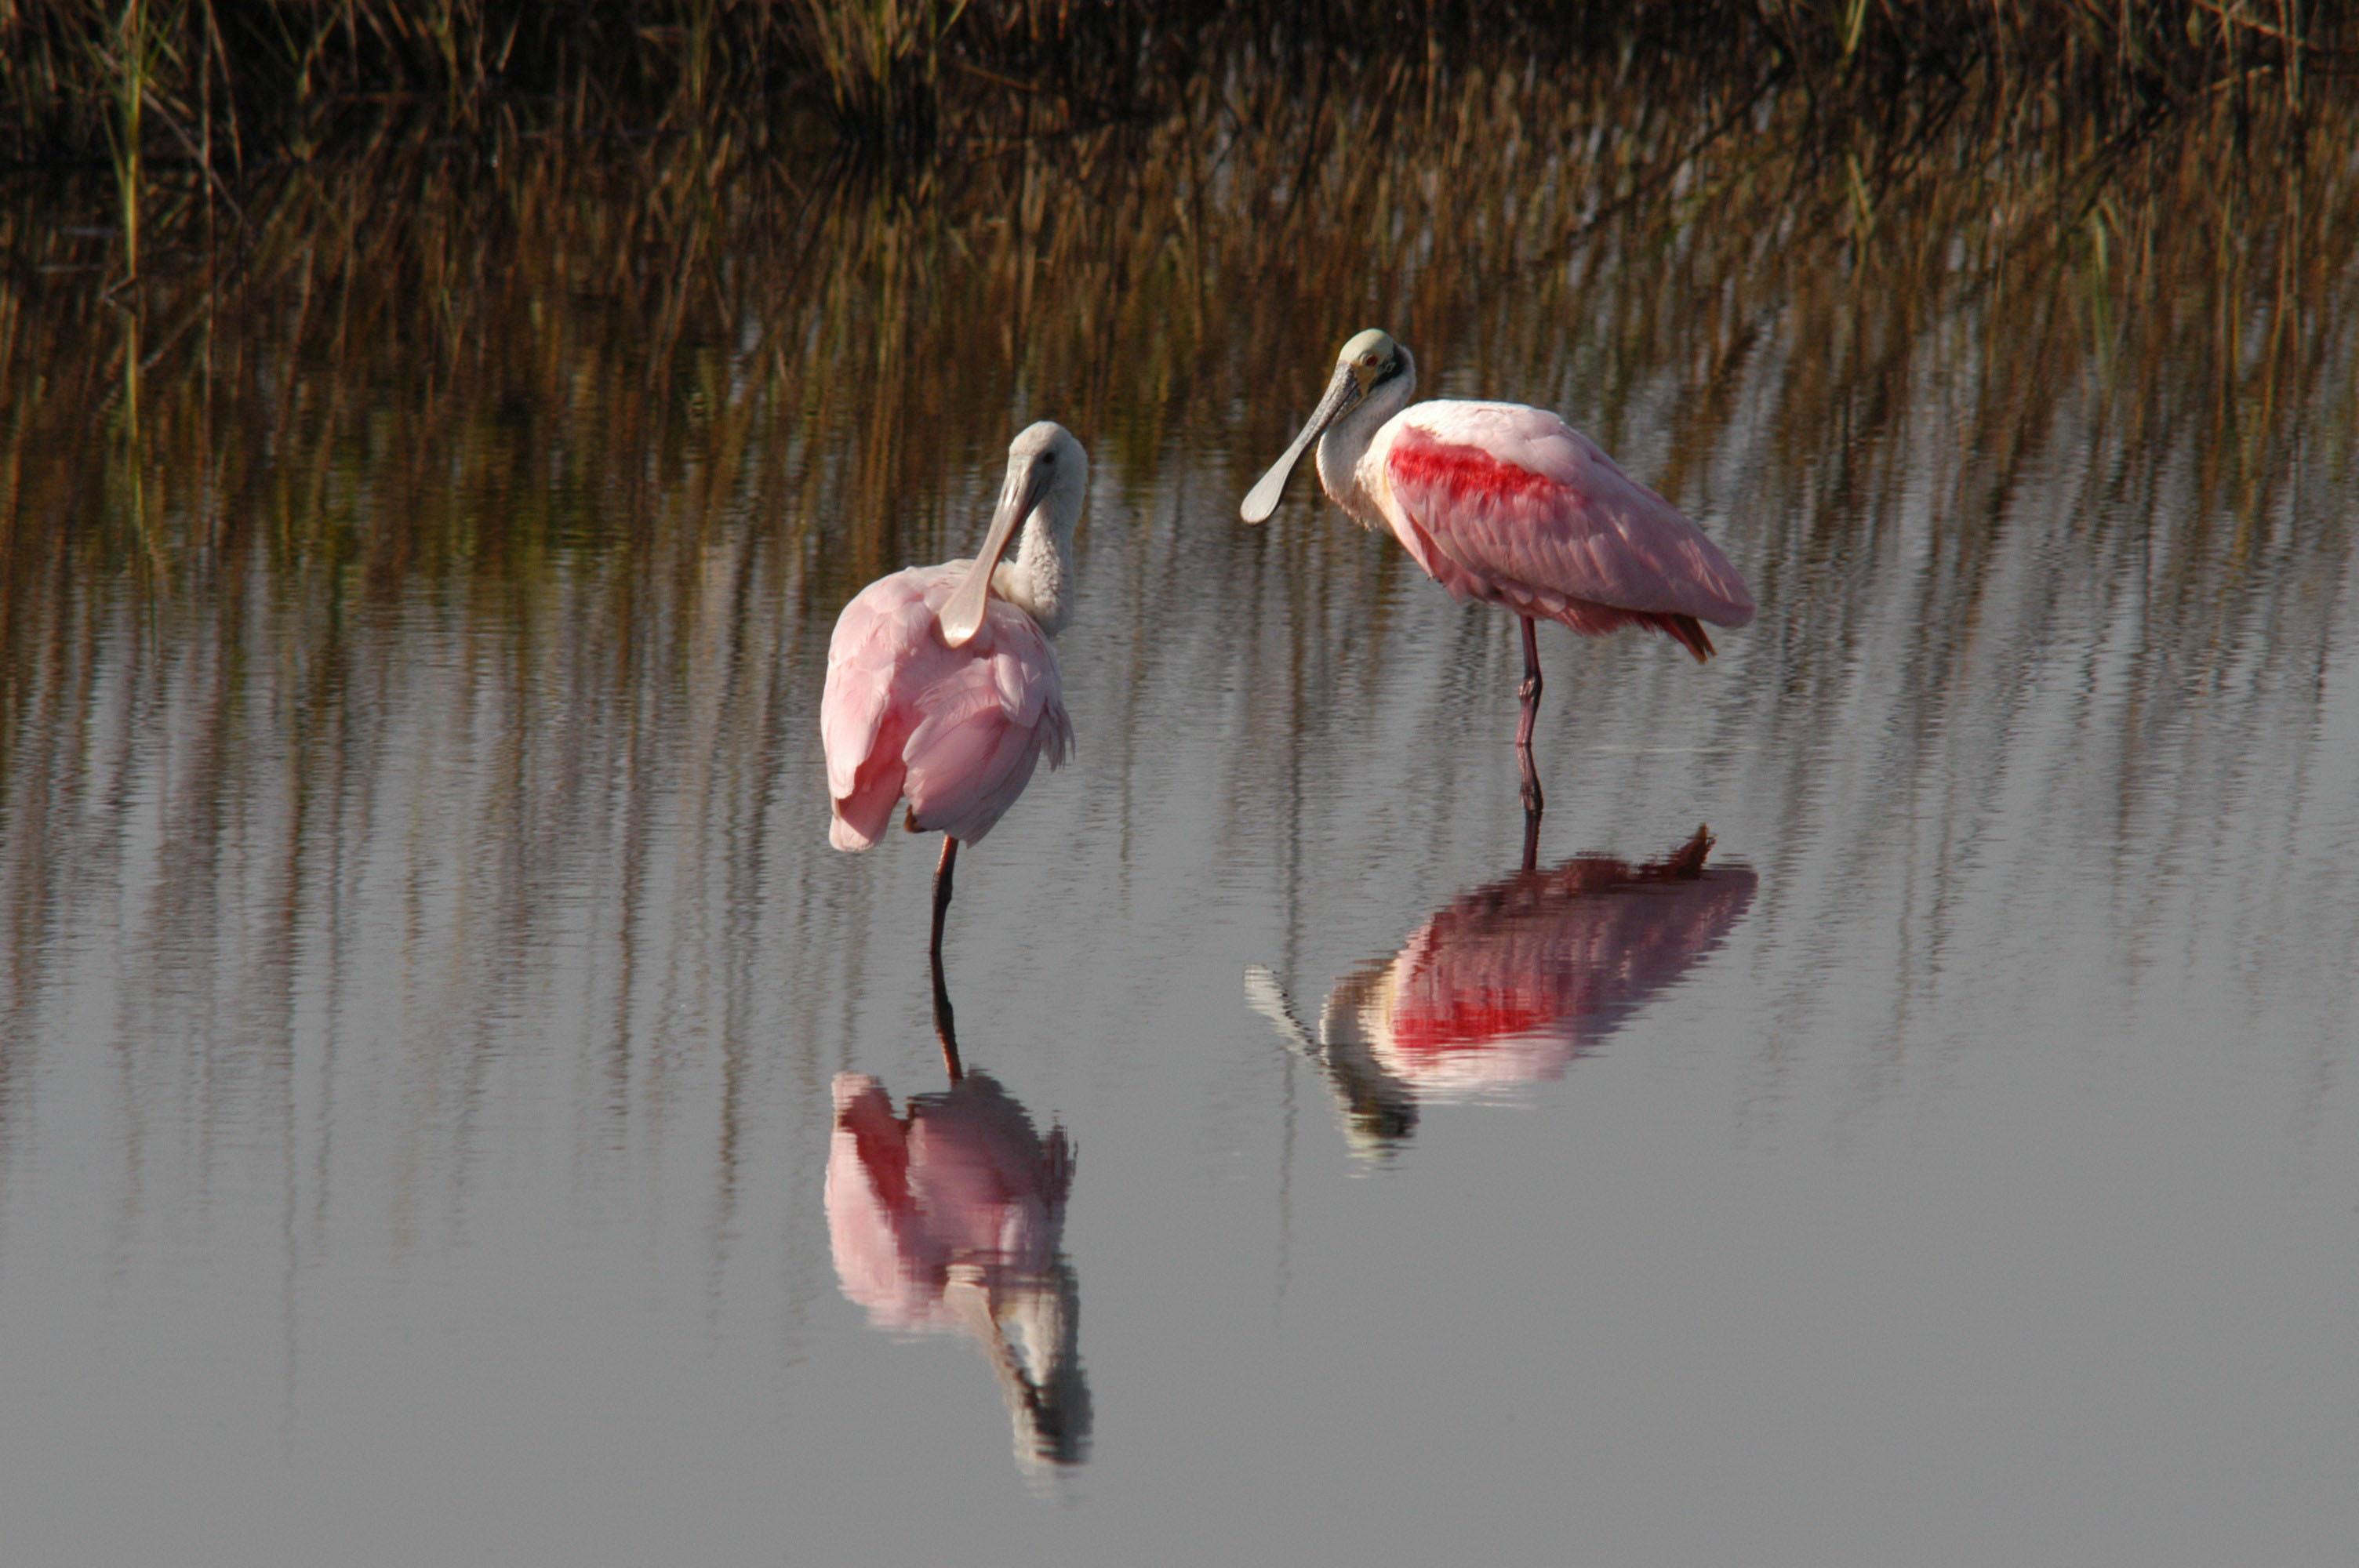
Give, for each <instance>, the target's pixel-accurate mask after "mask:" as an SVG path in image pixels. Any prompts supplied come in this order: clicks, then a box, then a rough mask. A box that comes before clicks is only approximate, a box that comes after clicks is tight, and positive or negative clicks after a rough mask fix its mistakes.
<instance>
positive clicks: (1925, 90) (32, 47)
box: [0, 0, 2359, 184]
mask: <svg viewBox="0 0 2359 1568" xmlns="http://www.w3.org/2000/svg"><path fill="white" fill-rule="evenodd" d="M2354 11H2359V7H2353V6H2350V5H2344V4H2340V3H2337V0H2142V3H2140V4H2136V5H2117V4H2113V3H2111V0H1906V3H1903V0H1656V3H1650V4H1636V3H1630V0H1625V3H1622V4H1610V3H1601V0H1586V3H1583V0H1325V3H1322V4H1317V5H1304V4H1302V3H1301V0H1095V3H1091V0H992V3H988V4H986V3H983V0H653V3H633V4H623V3H619V0H577V3H574V4H569V5H538V4H532V3H528V0H317V3H313V4H287V3H285V0H0V165H5V166H8V167H11V168H16V169H18V170H24V169H39V168H72V167H77V166H81V167H104V168H113V169H114V171H115V173H116V175H117V177H118V178H122V179H124V180H125V181H127V182H130V183H135V184H136V182H137V179H138V178H143V177H144V176H145V175H146V174H147V172H148V171H149V170H152V169H154V168H158V166H173V165H179V166H186V167H193V168H198V169H200V170H201V171H202V172H203V174H204V175H205V177H206V178H208V179H213V180H226V181H235V180H236V179H237V178H240V177H241V176H243V175H245V174H246V173H248V172H250V171H251V169H252V168H254V167H255V165H256V164H265V165H266V164H270V163H274V162H280V161H285V160H288V159H294V160H298V161H300V160H305V159H310V158H313V157H321V156H333V155H335V154H337V153H339V152H348V151H349V150H350V149H352V148H353V147H355V146H364V145H366V144H369V143H371V142H374V141H376V140H379V139H382V138H383V137H385V136H386V135H396V134H402V133H408V134H419V133H421V132H423V133H426V134H433V135H471V134H487V133H489V132H491V131H492V130H494V129H495V128H496V127H497V126H498V125H500V124H506V125H508V126H511V127H513V128H518V129H523V130H527V131H530V132H536V133H539V134H565V135H576V136H582V135H650V134H666V133H672V134H678V133H691V132H692V133H701V134H704V135H720V134H727V135H732V136H734V137H736V138H738V139H740V140H744V139H746V138H749V137H750V138H753V139H756V140H763V141H769V140H773V139H775V138H776V137H777V135H779V134H781V133H782V132H783V133H784V135H786V136H788V138H789V139H792V140H796V141H800V142H809V141H811V140H815V139H821V140H823V139H832V140H833V141H834V142H836V143H838V144H840V145H841V146H845V147H848V148H853V149H860V150H862V151H865V152H877V151H886V152H891V153H895V154H916V155H930V154H934V153H938V152H942V151H958V150H962V149H968V148H971V147H972V146H974V145H975V144H976V143H978V142H979V141H981V142H989V141H992V140H997V139H1003V138H1004V137H1005V136H1006V135H1009V134H1010V133H1011V128H1012V127H1013V126H1014V125H1016V124H1020V127H1021V130H1022V131H1023V133H1025V134H1036V135H1037V134H1039V133H1040V132H1042V131H1043V130H1048V129H1062V130H1067V131H1078V130H1083V129H1088V128H1091V127H1093V126H1099V125H1104V124H1113V123H1117V122H1128V123H1134V124H1141V123H1149V122H1153V121H1157V120H1159V119H1162V118H1165V117H1168V116H1169V115H1171V114H1179V113H1184V112H1185V110H1186V107H1187V103H1188V100H1189V98H1190V85H1191V84H1197V83H1205V82H1211V83H1217V84H1221V85H1223V86H1226V85H1227V84H1230V83H1234V82H1235V81H1239V80H1241V79H1248V78H1264V79H1268V78H1275V79H1279V80H1283V81H1286V82H1287V83H1288V86H1289V88H1290V90H1291V91H1293V92H1297V93H1302V92H1309V93H1313V94H1318V93H1324V92H1334V91H1337V90H1339V89H1340V88H1341V87H1343V86H1345V85H1347V84H1350V85H1357V84H1364V81H1365V80H1366V79H1367V77H1368V75H1369V73H1370V72H1377V73H1382V72H1385V71H1386V70H1388V69H1391V70H1397V68H1398V67H1400V66H1403V65H1408V66H1413V67H1415V68H1418V69H1419V70H1431V69H1432V68H1434V67H1436V66H1437V65H1463V64H1466V63H1468V62H1478V63H1482V64H1484V65H1487V66H1488V67H1489V68H1491V69H1494V70H1499V69H1506V70H1515V69H1527V70H1536V71H1543V72H1545V71H1550V70H1557V69H1560V68H1564V67H1568V66H1574V65H1580V64H1589V65H1594V64H1597V63H1598V62H1601V61H1610V62H1613V63H1614V65H1615V66H1616V68H1617V70H1618V72H1619V73H1620V74H1621V75H1623V76H1625V77H1633V76H1636V77H1652V76H1656V75H1660V76H1663V77H1664V78H1666V79H1667V84H1675V81H1676V79H1680V78H1683V77H1693V76H1695V75H1698V74H1703V75H1709V76H1712V77H1714V78H1717V79H1719V81H1721V83H1722V84H1723V87H1724V88H1727V89H1729V90H1731V91H1734V92H1736V93H1737V95H1739V96H1749V95H1757V94H1758V93H1760V92H1766V91H1770V90H1773V89H1776V90H1783V89H1788V88H1791V89H1794V90H1797V91H1799V92H1804V93H1806V94H1808V95H1809V96H1810V98H1811V99H1812V100H1813V101H1815V102H1818V103H1822V104H1823V105H1825V107H1826V110H1827V112H1828V113H1830V114H1858V113H1862V112H1866V111H1870V110H1872V109H1874V108H1875V106H1877V105H1886V104H1890V103H1895V102H1897V101H1901V100H1911V99H1916V100H1932V101H1940V100H1942V99H1947V98H1950V97H1953V96H1962V97H1964V98H1966V99H1968V100H1969V101H1972V102H1973V103H1977V104H1978V105H1981V106H1983V107H1984V108H1988V107H1989V106H1991V105H1994V104H1999V103H2005V104H2008V105H2010V106H2013V107H2017V108H2019V107H2021V106H2022V105H2023V104H2025V103H2027V102H2028V101H2031V100H2040V101H2042V103H2041V109H2042V113H2041V114H2039V115H2038V116H2036V118H2038V120H2040V121H2043V122H2052V121H2059V120H2062V121H2087V122H2091V123H2094V124H2104V125H2107V126H2114V127H2118V126H2122V125H2128V124H2140V123H2144V122H2150V121H2152V120H2154V119H2155V118H2157V117H2158V116H2163V115H2167V114H2170V113H2172V112H2174V111H2183V110H2186V109H2188V108H2190V106H2192V105H2195V104H2198V103H2201V102H2202V101H2204V100H2206V99H2209V98H2212V97H2215V96H2219V95H2223V94H2224V95H2228V96H2231V97H2233V98H2235V99H2236V100H2238V101H2239V102H2241V103H2251V102H2254V101H2257V100H2258V99H2260V98H2263V97H2269V98H2275V99H2277V100H2280V101H2281V102H2282V103H2283V104H2284V105H2285V106H2286V107H2287V108H2288V110H2289V111H2291V112H2292V113H2293V114H2295V116H2296V117H2297V118H2298V117H2299V113H2300V111H2301V108H2302V106H2303V104H2304V103H2305V102H2306V100H2307V99H2308V97H2309V96H2310V93H2311V92H2313V91H2315V90H2316V89H2317V88H2318V87H2319V86H2321V84H2324V83H2330V82H2332V81H2337V80H2339V79H2347V78H2349V77H2350V76H2351V75H2352V74H2353V73H2354V71H2359V18H2354ZM2008 117H2009V118H2010V119H2015V118H2016V117H2017V116H2015V115H2012V114H2011V115H2009V116H2008Z"/></svg>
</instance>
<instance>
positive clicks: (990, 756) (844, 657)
mask: <svg viewBox="0 0 2359 1568" xmlns="http://www.w3.org/2000/svg"><path fill="white" fill-rule="evenodd" d="M962 575H963V563H953V564H952V565H951V566H948V567H912V568H908V570H906V571H898V572H895V573H894V574H893V575H892V576H890V577H886V578H880V579H877V580H876V581H875V582H873V583H870V584H869V585H868V586H867V587H866V588H864V589H861V590H860V593H859V594H858V596H857V597H855V598H854V599H853V601H852V602H851V603H850V604H847V605H845V606H844V607H843V615H841V616H840V617H838V618H837V620H836V623H835V635H834V637H833V639H832V641H831V642H830V643H829V644H828V650H827V691H826V695H825V696H824V697H822V698H821V702H820V739H821V743H822V744H823V746H824V747H825V749H826V752H827V787H828V794H829V795H830V797H831V798H832V801H833V803H834V821H833V823H832V825H831V827H829V830H828V838H829V840H830V841H831V842H832V843H833V844H834V845H835V847H836V848H837V849H867V848H868V847H869V846H870V845H871V844H874V843H875V841H876V840H877V838H879V837H880V836H882V834H883V833H884V831H885V829H886V827H887V826H888V825H889V824H890V823H891V821H892V817H893V807H894V806H895V804H896V803H897V802H898V801H899V800H901V799H902V798H903V797H904V796H907V797H908V802H909V827H910V829H911V830H912V831H917V832H930V831H933V830H936V829H940V831H942V832H945V833H948V834H949V835H950V836H951V838H956V839H958V840H960V841H961V842H962V843H970V844H971V843H973V842H975V841H976V840H978V839H980V838H983V836H984V834H986V833H988V832H990V831H991V828H992V825H993V824H994V823H995V822H997V821H998V820H999V817H1000V814H1001V813H1002V812H1004V811H1006V809H1007V808H1008V806H1012V805H1013V804H1015V801H1016V796H1017V795H1022V794H1023V793H1024V786H1025V784H1027V783H1028V782H1029V781H1030V779H1031V777H1032V769H1033V767H1034V766H1035V765H1036V764H1037V763H1038V762H1039V760H1040V756H1041V753H1042V752H1046V753H1047V754H1048V757H1049V766H1050V767H1052V768H1054V767H1058V766H1060V765H1061V764H1062V763H1063V762H1064V760H1065V753H1066V752H1067V750H1068V749H1069V748H1070V747H1071V745H1072V741H1073V726H1072V720H1071V719H1069V718H1068V717H1067V716H1066V713H1065V705H1064V703H1063V701H1062V700H1061V693H1062V689H1063V682H1062V679H1061V678H1060V676H1059V674H1058V669H1057V655H1056V654H1055V652H1054V651H1053V650H1052V649H1050V647H1049V639H1048V638H1047V637H1046V636H1045V635H1043V634H1042V633H1041V631H1040V628H1039V627H1038V625H1037V624H1036V623H1035V622H1033V620H1032V618H1031V617H1030V616H1028V615H1027V614H1025V613H1024V612H1023V611H1021V610H1018V609H1016V607H1015V606H1014V605H1012V604H1009V603H1007V602H1006V601H1005V600H996V599H995V600H991V601H990V602H989V604H988V605H987V607H986V609H985V611H984V623H983V628H982V630H981V631H979V632H978V633H975V636H974V638H973V641H971V642H969V643H967V644H966V646H964V647H962V648H951V647H950V646H948V645H947V644H946V643H943V642H942V639H941V633H940V628H939V626H938V624H937V622H936V621H935V615H936V612H937V611H940V608H941V605H942V602H943V601H944V600H947V599H949V598H950V596H951V593H952V591H954V590H955V589H956V588H957V587H958V581H959V579H960V578H961V577H962Z"/></svg>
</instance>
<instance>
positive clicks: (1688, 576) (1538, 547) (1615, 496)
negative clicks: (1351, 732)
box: [1238, 328, 1753, 816]
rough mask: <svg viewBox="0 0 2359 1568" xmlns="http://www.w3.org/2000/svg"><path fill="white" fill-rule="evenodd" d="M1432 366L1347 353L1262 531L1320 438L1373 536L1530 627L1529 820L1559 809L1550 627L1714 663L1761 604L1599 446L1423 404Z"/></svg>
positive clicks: (1523, 725)
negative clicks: (1535, 739) (1733, 630)
mask: <svg viewBox="0 0 2359 1568" xmlns="http://www.w3.org/2000/svg"><path fill="white" fill-rule="evenodd" d="M1416 387H1417V362H1416V360H1415V359H1413V358H1412V357H1411V356H1410V354H1409V351H1408V349H1407V348H1405V347H1403V346H1402V345H1401V344H1399V343H1397V342H1395V341H1393V340H1392V338H1391V337H1390V336H1388V335H1387V334H1386V333H1384V332H1381V331H1378V330H1375V329H1374V328H1371V329H1370V330H1367V331H1364V332H1362V333H1360V334H1359V335H1358V336H1357V337H1354V338H1353V340H1352V341H1350V342H1348V343H1345V344H1344V345H1343V353H1342V354H1341V355H1340V356H1339V357H1338V358H1337V360H1336V362H1335V373H1334V375H1333V376H1332V378H1330V380H1329V381H1328V383H1327V391H1326V394H1325V395H1323V396H1321V398H1320V399H1319V405H1318V406H1317V407H1316V408H1314V409H1313V410H1312V411H1311V415H1310V422H1309V423H1308V424H1306V425H1304V426H1303V427H1302V433H1301V434H1300V435H1299V436H1297V437H1295V438H1294V444H1293V445H1292V446H1290V447H1288V448H1287V449H1286V455H1285V456H1283V457H1281V458H1279V459H1278V460H1277V462H1275V463H1273V464H1272V465H1271V466H1270V470H1269V471H1268V472H1267V473H1266V474H1264V475H1262V476H1261V479H1260V480H1259V481H1257V482H1256V484H1255V485H1254V487H1253V489H1252V490H1250V491H1248V492H1246V493H1245V504H1244V505H1243V506H1242V507H1240V508H1239V509H1238V512H1239V514H1240V515H1241V516H1243V517H1244V518H1245V521H1246V522H1248V523H1259V522H1261V521H1263V520H1264V519H1266V517H1268V516H1269V514H1271V513H1272V512H1274V511H1276V510H1277V503H1278V498H1279V496H1280V495H1282V494H1283V493H1284V492H1285V490H1286V481H1287V478H1288V475H1290V474H1291V473H1293V471H1294V465H1295V464H1296V463H1298V462H1299V461H1301V460H1302V454H1303V452H1304V451H1305V450H1306V449H1308V448H1309V447H1310V443H1311V442H1312V441H1314V440H1315V441H1317V442H1318V443H1319V482H1320V484H1321V486H1322V487H1323V488H1324V489H1325V490H1326V492H1327V494H1328V496H1329V497H1330V498H1331V499H1332V500H1333V501H1334V503H1336V504H1337V505H1339V506H1341V507H1342V508H1343V510H1344V511H1346V512H1348V513H1350V514H1352V515H1353V517H1354V518H1355V519H1357V520H1358V521H1359V523H1360V524H1361V525H1362V526H1363V527H1374V526H1375V524H1378V523H1382V524H1384V525H1385V526H1386V527H1387V528H1389V529H1391V530H1392V533H1393V536H1394V537H1395V538H1397V539H1398V540H1399V541H1400V542H1401V544H1402V545H1403V546H1405V547H1406V548H1407V549H1408V553H1409V554H1410V555H1411V556H1412V557H1416V560H1417V564H1418V565H1419V566H1420V567H1423V568H1425V570H1426V575H1428V576H1429V577H1430V578H1432V579H1434V580H1435V581H1436V582H1439V583H1440V584H1441V586H1442V587H1444V588H1446V589H1449V590H1450V591H1451V593H1453V594H1455V595H1456V596H1457V597H1458V598H1460V599H1480V600H1487V601H1488V602H1490V603H1493V604H1503V605H1505V606H1506V607H1507V609H1509V610H1511V611H1514V612H1515V613H1516V614H1517V616H1518V617H1520V618H1521V619H1522V621H1523V623H1524V683H1523V686H1522V687H1521V696H1522V698H1523V718H1522V720H1521V721H1520V723H1518V725H1517V729H1516V751H1517V761H1518V762H1521V763H1522V765H1523V774H1524V807H1525V810H1526V812H1527V813H1528V814H1529V815H1531V816H1538V813H1539V811H1540V808H1541V806H1542V804H1543V802H1542V798H1541V794H1540V783H1539V774H1538V772H1537V771H1536V770H1535V769H1534V767H1533V765H1532V727H1533V724H1534V723H1535V722H1536V720H1537V719H1538V715H1539V696H1540V655H1539V643H1538V638H1537V637H1536V635H1535V633H1534V622H1537V621H1540V620H1549V621H1556V622H1561V623H1562V624H1564V625H1567V626H1570V627H1571V628H1572V629H1573V630H1574V631H1576V632H1579V633H1583V634H1584V635H1587V636H1600V635H1603V633H1607V632H1614V631H1619V630H1620V629H1621V628H1623V627H1625V626H1644V627H1649V628H1651V629H1653V630H1654V631H1657V632H1660V633H1663V634H1664V635H1665V636H1668V637H1670V638H1673V639H1675V640H1676V641H1678V642H1679V643H1680V644H1681V645H1682V646H1684V647H1685V648H1686V649H1687V650H1688V652H1689V653H1690V654H1694V655H1695V656H1696V657H1697V659H1699V660H1702V659H1708V658H1710V657H1712V639H1711V637H1710V636H1708V635H1707V634H1706V633H1705V632H1704V629H1703V626H1702V622H1707V621H1709V622H1712V624H1713V625H1715V626H1742V625H1744V624H1745V622H1748V621H1750V620H1752V619H1753V595H1752V593H1751V592H1750V591H1749V590H1748V589H1746V588H1745V579H1743V578H1741V577H1739V576H1737V574H1736V568H1734V567H1732V566H1730V565H1729V564H1728V557H1725V556H1723V555H1722V554H1721V553H1720V550H1719V548H1718V546H1714V545H1713V544H1712V541H1711V540H1710V539H1708V538H1706V537H1704V535H1703V532H1702V530H1701V529H1699V528H1698V527H1697V526H1696V525H1695V524H1693V523H1690V521H1688V519H1687V518H1686V516H1684V515H1683V514H1681V513H1680V510H1679V508H1677V507H1676V506H1673V505H1672V504H1671V503H1669V502H1668V501H1666V500H1664V499H1663V498H1662V497H1661V496H1659V495H1657V494H1656V493H1655V492H1653V491H1651V490H1648V489H1647V487H1646V486H1645V485H1643V484H1640V483H1639V482H1638V481H1636V480H1635V479H1632V478H1631V477H1630V476H1629V475H1628V474H1626V473H1624V472H1623V471H1622V470H1621V468H1620V467H1619V466H1617V465H1616V464H1615V463H1614V460H1613V459H1612V458H1610V457H1607V456H1606V455H1605V453H1604V451H1603V449H1601V448H1600V447H1599V446H1598V445H1597V443H1596V442H1594V441H1593V440H1591V439H1590V438H1588V437H1586V436H1584V435H1582V433H1581V432H1580V431H1578V430H1576V429H1574V428H1573V427H1571V426H1570V425H1568V424H1566V423H1565V422H1564V421H1563V420H1562V419H1560V418H1559V417H1557V416H1555V415H1554V414H1551V413H1549V411H1548V410H1547V409H1545V408H1531V407H1527V406H1525V405H1523V404H1520V403H1470V402H1456V401H1449V400H1437V401H1434V402H1430V403H1419V404H1417V405H1416V406H1410V404H1409V395H1410V394H1411V393H1412V392H1414V391H1415V390H1416Z"/></svg>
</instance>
